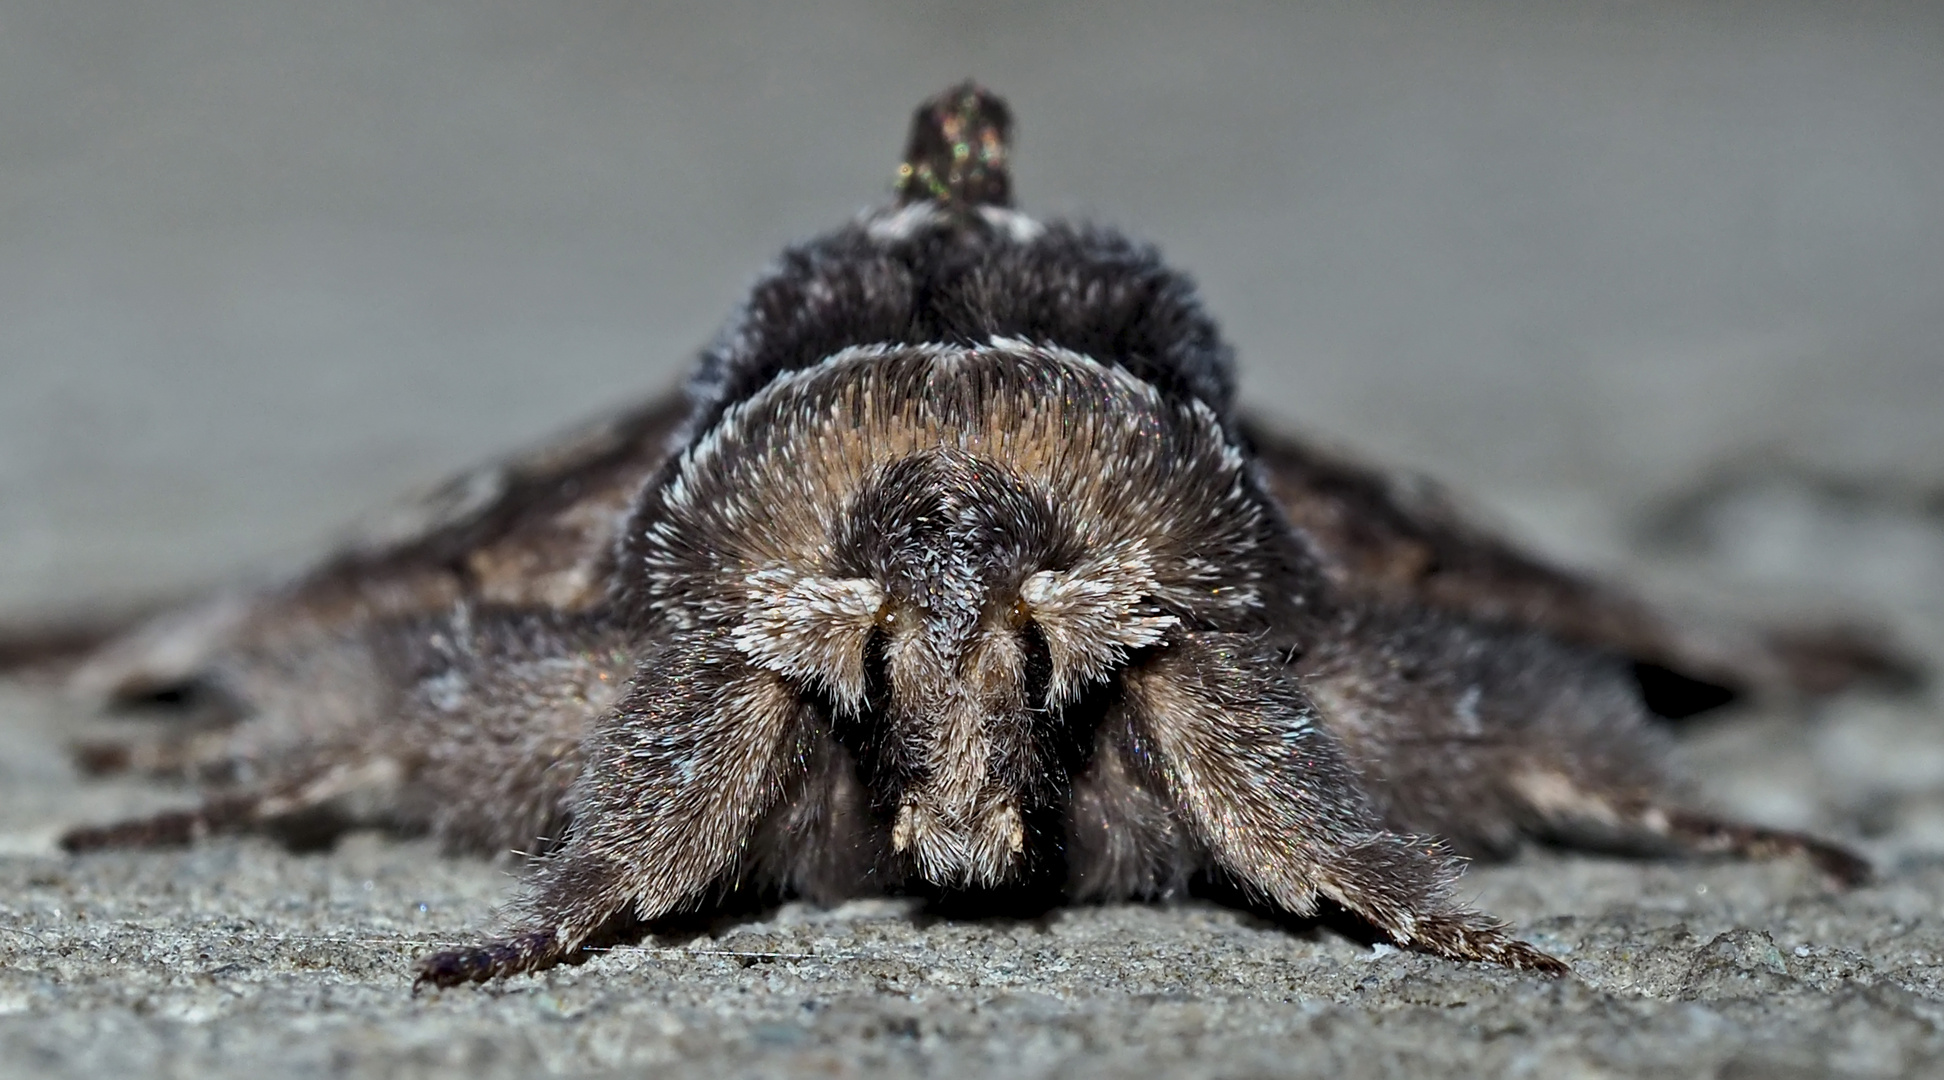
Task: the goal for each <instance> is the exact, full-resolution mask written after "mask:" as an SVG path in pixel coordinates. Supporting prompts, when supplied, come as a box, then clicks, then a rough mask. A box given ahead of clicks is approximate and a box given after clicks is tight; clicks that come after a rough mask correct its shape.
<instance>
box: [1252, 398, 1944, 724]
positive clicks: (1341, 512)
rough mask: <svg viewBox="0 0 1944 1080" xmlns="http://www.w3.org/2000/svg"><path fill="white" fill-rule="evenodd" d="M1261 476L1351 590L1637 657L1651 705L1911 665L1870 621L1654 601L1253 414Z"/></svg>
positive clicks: (1693, 703)
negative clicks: (1681, 609) (1733, 618)
mask: <svg viewBox="0 0 1944 1080" xmlns="http://www.w3.org/2000/svg"><path fill="white" fill-rule="evenodd" d="M1242 434H1243V437H1244V439H1245V440H1247V441H1248V442H1249V443H1251V444H1252V445H1253V446H1254V449H1255V452H1256V455H1257V460H1258V461H1259V462H1260V464H1261V468H1262V476H1263V480H1264V483H1265V486H1266V487H1267V488H1268V491H1269V494H1270V495H1271V497H1272V498H1273V499H1274V500H1275V501H1276V502H1277V503H1278V504H1279V505H1280V507H1281V508H1282V511H1283V513H1284V515H1285V516H1286V517H1287V518H1288V520H1289V523H1290V524H1291V525H1292V526H1293V527H1294V528H1295V529H1296V530H1297V531H1298V532H1299V533H1300V534H1302V536H1303V537H1305V538H1306V539H1307V540H1308V541H1309V543H1310V545H1311V546H1312V548H1313V549H1314V550H1315V552H1316V554H1317V555H1318V557H1319V558H1320V559H1321V560H1322V562H1323V566H1324V569H1325V572H1326V573H1327V574H1328V575H1329V577H1330V578H1331V579H1332V580H1333V581H1334V582H1335V584H1337V585H1338V586H1339V587H1341V588H1343V589H1345V590H1346V591H1348V592H1350V593H1351V594H1353V595H1356V596H1360V597H1365V598H1370V599H1375V600H1379V601H1383V602H1388V603H1408V604H1423V605H1426V606H1429V607H1433V608H1437V609H1440V610H1444V611H1450V612H1453V613H1456V614H1459V615H1462V616H1465V617H1467V618H1471V619H1476V620H1479V621H1482V622H1488V623H1501V624H1507V625H1512V626H1524V627H1530V628H1533V629H1537V630H1541V631H1544V632H1546V633H1548V634H1551V635H1553V636H1555V637H1558V638H1560V639H1562V640H1565V641H1570V642H1574V643H1577V644H1580V645H1583V646H1586V647H1589V648H1594V649H1598V650H1602V651H1605V652H1609V653H1614V654H1617V655H1619V656H1622V657H1625V658H1627V659H1629V660H1631V661H1633V662H1634V664H1635V671H1636V674H1637V675H1638V676H1639V677H1640V681H1641V685H1642V689H1643V691H1644V692H1645V693H1646V696H1647V699H1648V704H1649V706H1650V707H1651V708H1653V709H1654V711H1656V712H1660V713H1663V714H1664V715H1669V716H1684V715H1688V714H1691V713H1693V712H1698V711H1701V710H1702V709H1705V708H1710V707H1713V706H1714V705H1719V704H1723V703H1725V702H1726V701H1728V700H1730V699H1731V698H1733V697H1735V696H1739V695H1754V696H1758V697H1766V696H1776V695H1782V696H1787V695H1793V694H1804V693H1806V694H1823V693H1829V692H1832V691H1835V690H1837V689H1841V688H1842V687H1844V686H1847V685H1850V684H1852V683H1856V682H1859V681H1863V680H1866V679H1886V680H1889V681H1892V682H1908V681H1910V680H1912V679H1914V678H1917V677H1918V676H1919V670H1918V668H1917V666H1916V665H1915V664H1914V663H1913V662H1912V661H1910V660H1909V659H1907V658H1905V657H1904V656H1902V655H1900V654H1899V653H1898V652H1897V651H1896V650H1895V648H1894V647H1893V646H1891V645H1890V644H1889V643H1888V642H1886V641H1885V640H1883V639H1882V638H1881V637H1880V636H1879V635H1877V634H1875V633H1873V632H1872V631H1870V630H1868V629H1867V628H1859V627H1845V626H1829V627H1815V626H1811V627H1800V626H1796V627H1774V628H1769V627H1759V626H1747V625H1737V624H1734V623H1731V622H1727V621H1705V620H1702V619H1699V618H1690V617H1686V616H1678V615H1674V614H1671V613H1668V612H1664V611H1662V610H1659V609H1658V608H1656V607H1655V606H1654V605H1652V604H1650V603H1648V602H1647V601H1645V600H1644V599H1642V598H1641V597H1639V596H1636V595H1634V594H1633V593H1631V592H1629V591H1627V590H1625V589H1623V588H1620V587H1619V586H1616V585H1614V584H1613V583H1611V582H1607V581H1603V580H1600V579H1598V578H1595V577H1593V576H1591V575H1588V574H1584V573H1579V572H1575V571H1573V570H1569V569H1566V568H1564V567H1561V566H1558V565H1556V564H1553V563H1551V562H1549V561H1548V560H1546V559H1545V558H1543V557H1541V556H1539V555H1536V554H1534V553H1532V552H1530V551H1527V550H1525V549H1523V548H1521V547H1520V546H1519V545H1518V544H1516V543H1514V542H1513V541H1512V540H1510V539H1509V538H1507V537H1506V536H1505V535H1503V534H1502V533H1500V532H1499V531H1498V530H1497V529H1495V528H1493V527H1492V526H1490V525H1488V524H1486V523H1485V521H1484V520H1483V518H1482V516H1481V515H1479V514H1477V513H1475V512H1473V511H1469V510H1467V509H1465V508H1464V507H1462V506H1461V505H1460V504H1459V502H1458V501H1457V500H1456V499H1454V498H1453V497H1452V496H1451V495H1450V494H1449V493H1447V492H1446V491H1445V490H1444V489H1443V488H1442V487H1440V486H1439V485H1438V484H1436V483H1435V482H1433V481H1431V480H1428V479H1426V478H1424V477H1421V476H1416V475H1413V474H1409V473H1405V472H1400V471H1393V470H1386V469H1383V468H1380V467H1377V466H1373V465H1370V464H1367V463H1364V462H1361V461H1358V460H1356V459H1354V458H1352V457H1350V456H1348V455H1346V454H1344V453H1342V452H1340V451H1336V450H1333V449H1328V448H1325V447H1323V446H1320V445H1318V444H1316V443H1313V442H1310V441H1308V440H1304V439H1301V438H1298V437H1295V436H1292V435H1289V434H1287V433H1284V432H1279V431H1274V430H1271V429H1270V428H1268V427H1267V426H1265V425H1263V424H1261V423H1259V422H1255V421H1250V420H1245V421H1244V422H1243V424H1242Z"/></svg>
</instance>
